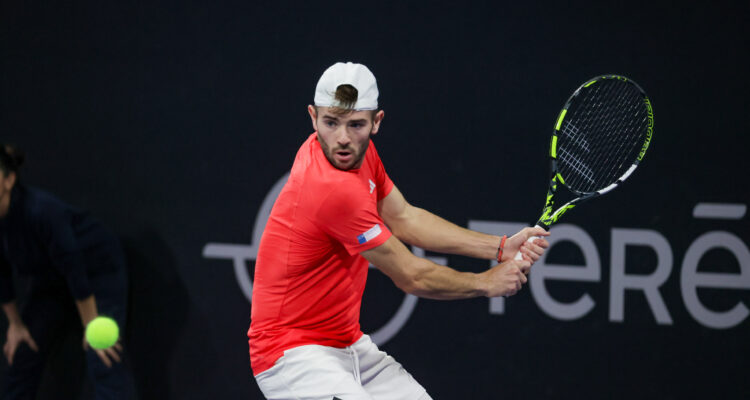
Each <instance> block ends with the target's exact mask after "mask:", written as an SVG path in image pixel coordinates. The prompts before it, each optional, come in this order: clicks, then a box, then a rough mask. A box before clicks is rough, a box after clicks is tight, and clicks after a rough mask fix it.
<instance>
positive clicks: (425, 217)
mask: <svg viewBox="0 0 750 400" xmlns="http://www.w3.org/2000/svg"><path fill="white" fill-rule="evenodd" d="M378 213H379V214H380V216H381V218H383V221H384V222H385V223H386V225H388V227H389V228H390V229H391V232H393V234H394V235H395V236H396V237H397V238H399V239H400V240H402V241H404V242H406V243H408V244H411V245H414V246H418V247H421V248H423V249H426V250H430V251H435V252H438V253H449V254H460V255H464V256H468V257H474V258H481V259H485V260H495V259H496V257H497V252H498V247H499V245H500V237H499V236H495V235H487V234H484V233H481V232H475V231H472V230H469V229H466V228H462V227H460V226H458V225H456V224H453V223H451V222H449V221H446V220H445V219H443V218H440V217H439V216H437V215H435V214H433V213H431V212H429V211H427V210H424V209H422V208H419V207H414V206H412V205H411V204H409V203H408V202H407V201H406V199H405V198H404V196H403V195H402V194H401V192H400V191H399V190H398V188H397V187H395V186H394V187H393V189H392V190H391V192H390V193H389V194H388V196H386V197H385V198H383V199H382V200H381V201H379V202H378ZM547 235H549V233H548V232H546V231H545V230H544V229H541V228H525V229H523V230H521V231H520V232H518V233H517V234H516V235H513V236H512V237H509V238H508V240H506V242H505V246H504V251H503V258H502V259H503V261H506V260H510V259H513V257H514V256H515V254H516V253H517V252H518V251H519V249H520V251H521V253H522V254H523V255H524V259H527V260H529V261H532V262H534V261H536V260H538V259H539V257H540V256H541V255H542V254H543V253H544V249H545V248H547V247H548V246H549V243H547V241H546V240H544V239H537V240H535V241H534V242H532V243H527V242H526V240H527V239H528V238H529V237H531V236H547Z"/></svg>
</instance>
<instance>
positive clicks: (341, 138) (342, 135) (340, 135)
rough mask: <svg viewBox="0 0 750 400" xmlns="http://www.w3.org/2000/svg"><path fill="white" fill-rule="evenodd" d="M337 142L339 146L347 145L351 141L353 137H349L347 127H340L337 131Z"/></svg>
mask: <svg viewBox="0 0 750 400" xmlns="http://www.w3.org/2000/svg"><path fill="white" fill-rule="evenodd" d="M336 143H337V144H338V145H339V146H346V145H348V144H349V143H351V139H350V138H349V134H348V133H347V132H346V129H342V128H339V129H338V130H337V131H336Z"/></svg>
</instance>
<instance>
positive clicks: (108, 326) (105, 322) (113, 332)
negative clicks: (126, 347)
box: [86, 317, 120, 349]
mask: <svg viewBox="0 0 750 400" xmlns="http://www.w3.org/2000/svg"><path fill="white" fill-rule="evenodd" d="M119 337H120V328H119V327H118V326H117V322H115V320H113V319H112V318H109V317H96V318H94V319H93V320H92V321H91V322H89V324H88V325H87V326H86V340H87V341H88V342H89V344H90V345H91V347H93V348H95V349H106V348H107V347H110V346H112V345H114V344H115V343H117V338H119Z"/></svg>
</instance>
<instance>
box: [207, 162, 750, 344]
mask: <svg viewBox="0 0 750 400" xmlns="http://www.w3.org/2000/svg"><path fill="white" fill-rule="evenodd" d="M288 177H289V174H286V175H284V176H282V177H281V178H280V179H279V180H278V181H277V182H276V183H275V184H274V185H273V187H272V188H271V190H270V191H269V192H268V194H267V195H266V197H265V198H264V200H263V203H262V204H261V207H260V209H259V210H258V214H257V216H256V218H255V225H254V227H253V233H252V243H251V244H249V245H248V244H228V243H207V244H206V245H205V246H204V247H203V257H205V258H213V259H222V260H232V262H233V266H234V275H235V278H236V279H237V283H238V284H239V287H240V290H241V291H242V293H243V294H244V296H245V298H246V299H247V300H248V302H250V301H252V294H253V282H252V278H251V277H250V274H249V272H248V266H247V264H248V263H250V262H255V259H256V257H257V254H258V245H259V243H260V238H261V236H262V235H263V230H264V229H265V227H266V222H267V221H268V216H269V215H270V214H271V208H272V207H273V203H274V202H275V201H276V198H277V197H278V195H279V193H280V192H281V189H282V188H283V187H284V184H285V183H286V181H287V179H288ZM746 209H747V207H746V206H745V205H742V204H716V203H699V204H698V205H696V207H695V208H694V210H693V218H695V219H719V220H740V219H742V218H743V217H744V216H745V214H746ZM525 226H526V225H525V224H523V223H518V222H501V221H477V220H469V223H468V228H469V229H472V230H476V231H480V232H486V233H490V234H508V233H513V232H517V231H519V230H520V229H522V228H523V227H525ZM563 241H567V242H572V243H573V244H575V245H576V246H578V247H579V248H580V249H581V252H582V254H583V260H584V265H552V264H547V263H546V254H545V256H544V257H543V258H542V259H540V260H539V261H538V262H537V263H536V264H535V265H534V268H532V273H531V274H530V277H529V278H530V279H529V286H530V291H531V295H532V297H533V299H534V301H535V302H536V304H537V306H539V308H540V309H541V310H542V311H543V312H544V313H545V314H546V315H548V316H549V317H551V318H554V319H558V320H563V321H570V320H576V319H579V318H583V317H584V316H585V315H588V314H589V313H590V312H591V310H592V309H593V308H594V307H596V305H597V303H596V299H594V298H592V297H591V295H589V294H588V293H584V294H583V295H581V296H580V297H579V298H578V299H577V300H575V301H569V302H561V301H559V300H557V299H555V298H554V297H553V296H552V294H550V293H549V292H548V291H547V289H546V288H545V284H544V282H545V281H546V280H557V281H578V282H591V283H594V284H595V283H599V282H600V280H601V269H602V261H603V260H601V257H600V255H599V251H598V249H597V245H596V243H595V242H594V240H593V238H592V237H591V236H590V235H589V234H588V233H586V231H585V230H583V229H581V228H580V227H578V226H576V225H573V224H561V225H557V226H553V227H552V236H551V238H550V244H551V245H552V246H554V245H555V243H559V242H563ZM610 245H611V248H610V260H609V268H610V279H609V281H610V282H609V320H610V321H611V322H618V323H620V322H626V321H625V301H624V298H625V291H626V290H630V291H637V292H640V293H641V294H642V295H643V296H645V299H646V301H647V304H648V306H649V308H650V310H651V312H652V314H653V316H654V319H655V322H656V323H657V324H659V325H673V324H674V321H673V319H672V316H671V315H670V313H669V310H668V308H667V304H666V302H665V301H664V299H663V296H662V294H661V291H660V288H661V287H662V286H663V285H664V284H665V283H666V282H667V281H668V280H669V279H670V277H671V275H672V269H673V267H674V264H675V263H674V254H673V251H672V248H671V245H670V244H669V241H668V240H667V238H666V237H664V235H662V234H661V233H659V232H657V231H654V230H647V229H626V228H612V229H611V236H610ZM628 246H642V247H646V248H650V249H651V250H653V252H654V253H655V254H656V260H657V263H656V264H657V265H656V267H655V269H654V271H653V272H652V273H650V274H627V273H626V271H625V256H626V254H625V253H626V248H627V247H628ZM713 249H720V250H725V251H728V252H729V253H731V255H732V256H733V257H734V258H735V259H736V260H737V262H738V264H739V272H738V273H726V272H723V273H718V272H702V271H698V265H699V263H701V261H703V264H705V265H707V266H709V268H710V266H711V264H712V260H703V258H704V257H703V256H704V255H705V254H706V253H707V252H709V251H710V250H713ZM412 251H413V252H414V254H415V255H417V256H419V257H425V252H424V250H422V249H420V248H418V247H412ZM427 258H429V259H431V260H432V261H434V262H435V263H438V264H442V265H447V259H446V258H445V257H427ZM490 265H493V264H492V263H490ZM370 267H373V266H372V265H371V266H370ZM675 275H676V274H675ZM673 279H674V278H673ZM679 280H680V289H681V290H680V293H681V295H682V300H683V302H684V304H685V308H686V309H687V312H688V314H689V315H690V316H692V317H693V318H694V319H695V320H696V321H697V322H698V323H700V324H701V325H703V326H706V327H709V328H714V329H730V328H733V327H735V326H738V325H739V324H741V323H742V322H743V321H745V320H746V319H747V317H748V316H750V310H749V309H748V307H747V306H746V305H745V304H744V303H743V302H742V301H741V300H738V301H737V302H736V303H735V305H734V306H733V307H732V308H731V309H730V310H728V311H717V310H712V309H711V308H709V307H708V306H706V305H705V304H704V303H703V302H702V301H701V299H700V296H699V288H712V289H728V290H748V289H750V251H749V250H748V246H747V244H746V243H745V242H744V241H743V240H742V239H741V238H740V237H738V236H737V235H736V234H734V233H731V232H728V231H711V232H706V233H703V234H701V235H699V236H698V237H697V238H696V239H695V240H694V241H693V242H692V243H691V244H690V245H689V246H688V249H687V250H686V252H685V256H684V258H683V260H682V265H681V269H680V272H679ZM599 300H600V301H601V299H599ZM505 301H506V300H505V299H504V298H502V297H499V298H492V299H490V300H489V313H490V314H495V315H502V314H504V312H505ZM416 304H417V298H416V297H415V296H412V295H405V296H404V300H403V301H402V303H401V305H400V306H399V309H398V310H397V311H396V313H395V314H394V315H393V316H392V317H391V318H390V320H389V321H388V322H387V323H386V324H385V325H384V326H382V327H380V328H379V329H378V330H376V331H375V332H373V333H370V336H371V337H372V339H373V341H374V342H375V343H376V344H378V345H383V344H385V343H386V342H388V341H389V340H390V339H391V338H393V337H394V336H395V335H396V334H397V333H398V332H399V331H400V330H401V328H402V327H403V326H404V325H405V324H406V321H407V320H408V319H409V317H410V316H411V313H412V311H413V310H414V307H415V306H416ZM673 304H674V302H673Z"/></svg>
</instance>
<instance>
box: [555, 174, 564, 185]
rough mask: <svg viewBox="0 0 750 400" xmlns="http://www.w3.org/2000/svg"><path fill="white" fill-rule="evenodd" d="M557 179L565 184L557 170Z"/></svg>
mask: <svg viewBox="0 0 750 400" xmlns="http://www.w3.org/2000/svg"><path fill="white" fill-rule="evenodd" d="M557 180H558V181H560V183H562V184H563V185H564V184H565V180H564V179H563V177H562V175H560V173H559V172H558V173H557Z"/></svg>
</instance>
